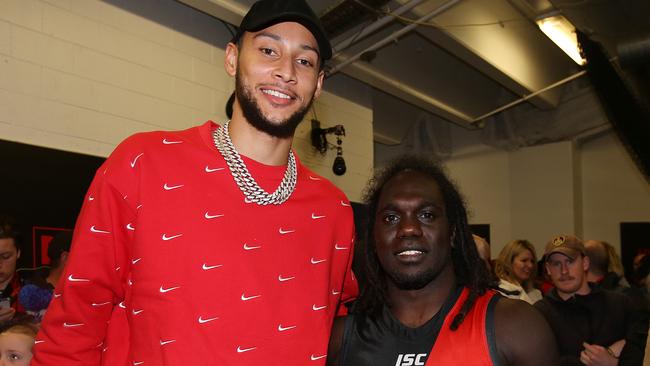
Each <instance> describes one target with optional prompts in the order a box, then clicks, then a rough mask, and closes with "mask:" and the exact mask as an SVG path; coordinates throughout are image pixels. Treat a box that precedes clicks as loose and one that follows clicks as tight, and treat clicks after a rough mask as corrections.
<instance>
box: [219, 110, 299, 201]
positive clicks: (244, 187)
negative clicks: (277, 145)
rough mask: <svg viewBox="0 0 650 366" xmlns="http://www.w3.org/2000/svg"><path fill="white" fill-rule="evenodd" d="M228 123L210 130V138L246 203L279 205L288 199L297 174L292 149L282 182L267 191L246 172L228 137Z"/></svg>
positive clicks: (294, 186)
mask: <svg viewBox="0 0 650 366" xmlns="http://www.w3.org/2000/svg"><path fill="white" fill-rule="evenodd" d="M229 123H230V121H228V122H226V123H224V124H223V126H221V127H219V128H217V129H216V130H214V132H212V139H213V140H214V146H216V147H217V150H219V152H220V153H221V155H222V156H223V158H224V160H226V163H227V164H228V168H230V174H232V177H233V178H234V179H235V183H237V186H238V187H239V189H240V190H241V191H242V193H243V194H244V197H245V201H246V202H247V203H251V202H255V203H257V204H258V205H268V204H274V205H279V204H281V203H283V202H284V201H286V200H288V199H289V196H291V193H293V190H294V189H295V188H296V178H297V176H298V172H297V169H296V158H295V157H294V156H293V151H289V163H288V164H287V170H286V171H285V172H284V178H282V182H280V185H279V186H278V188H277V189H276V190H275V192H273V193H267V192H266V191H265V190H264V189H262V187H260V186H259V185H258V184H257V182H256V181H255V179H254V178H253V177H252V176H251V174H250V173H249V172H248V168H247V167H246V164H245V163H244V161H243V160H242V158H241V156H239V153H238V152H237V150H236V149H235V145H233V143H232V140H231V139H230V133H229V132H228V124H229Z"/></svg>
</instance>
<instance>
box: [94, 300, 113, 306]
mask: <svg viewBox="0 0 650 366" xmlns="http://www.w3.org/2000/svg"><path fill="white" fill-rule="evenodd" d="M110 303H111V302H110V301H106V302H100V303H96V302H94V303H92V306H94V307H98V306H104V305H108V304H110Z"/></svg>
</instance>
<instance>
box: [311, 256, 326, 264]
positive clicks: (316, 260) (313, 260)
mask: <svg viewBox="0 0 650 366" xmlns="http://www.w3.org/2000/svg"><path fill="white" fill-rule="evenodd" d="M326 260H327V259H314V258H313V257H312V259H311V264H318V263H323V262H325V261H326Z"/></svg>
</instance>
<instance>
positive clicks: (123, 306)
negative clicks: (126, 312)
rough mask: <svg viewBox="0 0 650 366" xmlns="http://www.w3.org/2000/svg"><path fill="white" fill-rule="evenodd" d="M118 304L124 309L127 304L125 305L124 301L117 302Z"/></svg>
mask: <svg viewBox="0 0 650 366" xmlns="http://www.w3.org/2000/svg"><path fill="white" fill-rule="evenodd" d="M117 306H119V307H121V308H122V309H126V305H124V301H122V302H121V303H119V304H117Z"/></svg>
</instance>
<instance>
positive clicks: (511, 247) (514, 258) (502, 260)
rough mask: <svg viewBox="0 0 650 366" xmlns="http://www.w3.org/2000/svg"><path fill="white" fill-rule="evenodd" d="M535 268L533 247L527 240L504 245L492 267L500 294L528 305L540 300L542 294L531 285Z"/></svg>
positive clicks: (535, 259)
mask: <svg viewBox="0 0 650 366" xmlns="http://www.w3.org/2000/svg"><path fill="white" fill-rule="evenodd" d="M536 266H537V258H536V255H535V247H533V245H532V244H531V243H530V242H529V241H528V240H515V241H513V242H511V243H509V244H508V245H506V246H505V247H504V248H503V249H502V250H501V253H499V257H498V258H497V260H496V261H495V266H494V272H495V273H496V275H497V277H499V289H500V292H501V293H502V294H503V295H504V296H506V297H509V298H512V299H520V300H524V301H526V302H527V303H529V304H534V303H535V302H537V301H539V300H541V299H542V293H541V292H540V291H539V290H538V289H536V288H535V287H534V285H533V284H534V282H535V272H536V269H537V267H536Z"/></svg>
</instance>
